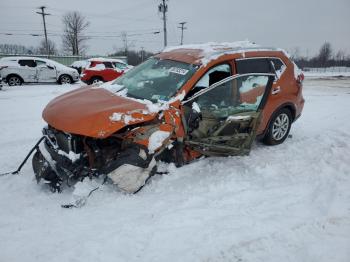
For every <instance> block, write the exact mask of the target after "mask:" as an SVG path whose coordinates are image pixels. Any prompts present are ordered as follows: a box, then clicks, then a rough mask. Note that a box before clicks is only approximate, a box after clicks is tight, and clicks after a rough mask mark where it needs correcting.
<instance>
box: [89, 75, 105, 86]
mask: <svg viewBox="0 0 350 262" xmlns="http://www.w3.org/2000/svg"><path fill="white" fill-rule="evenodd" d="M99 82H104V81H103V80H102V78H101V77H98V76H94V77H92V78H91V80H90V85H94V84H97V83H99Z"/></svg>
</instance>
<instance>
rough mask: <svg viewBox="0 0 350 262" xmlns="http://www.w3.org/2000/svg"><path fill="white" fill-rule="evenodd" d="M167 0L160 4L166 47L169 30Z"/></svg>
mask: <svg viewBox="0 0 350 262" xmlns="http://www.w3.org/2000/svg"><path fill="white" fill-rule="evenodd" d="M165 1H167V0H162V3H160V4H159V5H158V11H159V12H161V13H162V14H163V18H162V19H163V33H164V47H166V46H167V45H168V39H167V31H166V12H168V5H167V4H166V3H165Z"/></svg>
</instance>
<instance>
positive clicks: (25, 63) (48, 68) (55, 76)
mask: <svg viewBox="0 0 350 262" xmlns="http://www.w3.org/2000/svg"><path fill="white" fill-rule="evenodd" d="M0 78H2V80H3V81H4V82H7V83H8V85H9V86H18V85H21V84H22V83H55V82H58V83H60V84H71V83H74V82H76V81H78V80H79V73H78V72H77V70H75V69H73V68H70V67H68V66H65V65H62V64H60V63H57V62H55V61H52V60H50V59H45V58H37V57H19V56H14V57H4V58H1V59H0Z"/></svg>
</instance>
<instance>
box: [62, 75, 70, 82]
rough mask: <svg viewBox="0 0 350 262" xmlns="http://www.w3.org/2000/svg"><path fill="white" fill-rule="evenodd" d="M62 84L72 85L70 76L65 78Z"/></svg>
mask: <svg viewBox="0 0 350 262" xmlns="http://www.w3.org/2000/svg"><path fill="white" fill-rule="evenodd" d="M61 82H62V84H70V79H69V77H68V76H63V77H62V78H61Z"/></svg>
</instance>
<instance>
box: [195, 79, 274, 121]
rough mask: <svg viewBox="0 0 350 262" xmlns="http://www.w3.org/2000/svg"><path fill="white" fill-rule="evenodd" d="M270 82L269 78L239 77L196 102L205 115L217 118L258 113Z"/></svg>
mask: <svg viewBox="0 0 350 262" xmlns="http://www.w3.org/2000/svg"><path fill="white" fill-rule="evenodd" d="M268 80H269V77H268V76H261V75H250V76H239V77H237V78H235V79H233V80H229V81H227V82H225V83H223V84H221V85H219V86H217V87H215V88H213V89H211V90H209V91H208V92H206V93H204V94H202V95H200V96H198V97H197V98H196V99H195V100H194V101H196V103H197V104H198V106H199V108H200V110H201V111H202V112H203V113H204V112H206V113H208V114H211V115H213V116H215V117H217V118H226V117H228V116H230V115H233V114H237V113H241V112H250V111H257V110H258V108H259V106H260V103H261V101H262V98H263V95H264V93H265V89H266V85H267V83H268Z"/></svg>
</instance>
